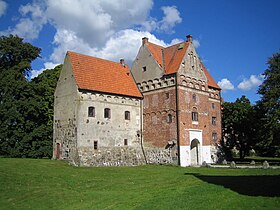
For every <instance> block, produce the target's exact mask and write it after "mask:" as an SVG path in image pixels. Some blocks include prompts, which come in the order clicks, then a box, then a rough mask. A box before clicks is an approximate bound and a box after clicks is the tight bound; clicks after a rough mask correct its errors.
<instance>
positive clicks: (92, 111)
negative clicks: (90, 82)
mask: <svg viewBox="0 0 280 210" xmlns="http://www.w3.org/2000/svg"><path fill="white" fill-rule="evenodd" d="M88 117H95V108H94V107H93V106H90V107H88Z"/></svg>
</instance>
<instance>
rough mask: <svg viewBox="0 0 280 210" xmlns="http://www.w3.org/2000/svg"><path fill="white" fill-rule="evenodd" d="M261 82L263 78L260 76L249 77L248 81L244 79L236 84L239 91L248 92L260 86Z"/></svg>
mask: <svg viewBox="0 0 280 210" xmlns="http://www.w3.org/2000/svg"><path fill="white" fill-rule="evenodd" d="M262 82H263V76H262V75H258V76H256V75H254V74H253V75H251V76H250V78H249V79H247V78H244V79H243V81H242V82H240V83H239V84H238V86H237V87H238V88H239V89H240V90H244V91H248V90H251V89H253V88H255V87H257V86H259V85H260V84H262Z"/></svg>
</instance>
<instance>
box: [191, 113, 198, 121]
mask: <svg viewBox="0 0 280 210" xmlns="http://www.w3.org/2000/svg"><path fill="white" fill-rule="evenodd" d="M192 121H193V122H198V112H197V111H192Z"/></svg>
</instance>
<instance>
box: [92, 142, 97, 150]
mask: <svg viewBox="0 0 280 210" xmlns="http://www.w3.org/2000/svg"><path fill="white" fill-rule="evenodd" d="M93 149H98V141H94V142H93Z"/></svg>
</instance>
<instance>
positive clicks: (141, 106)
mask: <svg viewBox="0 0 280 210" xmlns="http://www.w3.org/2000/svg"><path fill="white" fill-rule="evenodd" d="M140 143H141V149H142V152H143V156H144V160H145V163H146V164H147V158H146V154H145V150H144V146H143V100H140Z"/></svg>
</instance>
